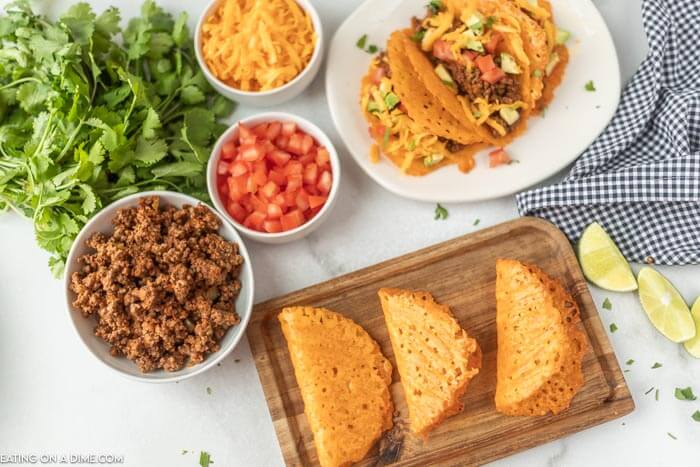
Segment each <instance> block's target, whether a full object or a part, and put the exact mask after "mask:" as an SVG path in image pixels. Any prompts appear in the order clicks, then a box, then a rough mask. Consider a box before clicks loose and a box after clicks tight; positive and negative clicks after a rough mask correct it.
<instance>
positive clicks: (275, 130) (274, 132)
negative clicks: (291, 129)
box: [265, 122, 282, 141]
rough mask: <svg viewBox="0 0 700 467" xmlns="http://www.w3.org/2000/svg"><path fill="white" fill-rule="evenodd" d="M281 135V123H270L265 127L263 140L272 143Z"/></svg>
mask: <svg viewBox="0 0 700 467" xmlns="http://www.w3.org/2000/svg"><path fill="white" fill-rule="evenodd" d="M281 133H282V123H281V122H272V123H270V124H269V125H268V127H267V132H266V133H265V138H266V139H267V140H268V141H274V140H275V138H277V137H278V136H279V135H280V134H281Z"/></svg>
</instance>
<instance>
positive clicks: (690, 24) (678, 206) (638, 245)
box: [517, 0, 700, 264]
mask: <svg viewBox="0 0 700 467" xmlns="http://www.w3.org/2000/svg"><path fill="white" fill-rule="evenodd" d="M642 16H643V19H644V28H645V30H646V35H647V39H648V41H649V50H650V51H649V55H648V56H647V57H646V58H645V60H644V62H643V63H642V65H641V67H640V69H639V70H638V71H637V73H636V74H635V75H634V77H633V78H632V80H631V81H630V83H629V84H628V85H627V87H626V89H625V91H624V93H623V95H622V100H621V103H620V107H619V108H618V110H617V112H616V114H615V116H614V117H613V119H612V121H611V122H610V124H609V125H608V127H607V128H606V129H605V131H604V132H603V133H602V134H601V135H600V136H599V137H598V139H597V140H596V141H595V142H594V143H593V144H592V145H591V146H590V147H589V148H588V149H587V150H586V151H585V152H584V153H583V154H582V155H581V157H580V158H579V159H578V161H577V162H576V163H575V165H574V167H573V169H572V170H571V172H570V173H569V175H568V176H567V177H566V178H565V179H564V180H563V181H562V182H561V183H559V184H556V185H553V186H548V187H545V188H540V189H535V190H532V191H528V192H525V193H521V194H519V195H518V196H517V203H518V210H519V211H520V214H522V215H532V216H538V217H542V218H545V219H548V220H549V221H551V222H553V223H554V224H556V225H557V226H559V228H560V229H562V231H564V233H565V234H566V235H567V236H568V237H569V238H570V239H571V240H572V241H576V240H578V238H579V236H580V235H581V232H582V231H583V229H584V228H585V227H586V226H587V225H588V224H590V223H591V222H593V221H598V222H599V223H600V224H601V225H602V226H603V227H604V228H605V229H606V230H607V232H608V233H609V234H610V235H611V236H612V237H613V239H614V240H615V241H616V242H617V245H618V246H619V247H620V250H622V253H623V254H624V255H625V256H626V257H627V259H628V260H630V261H635V262H644V261H646V262H654V263H657V264H695V263H700V0H644V2H643V3H642Z"/></svg>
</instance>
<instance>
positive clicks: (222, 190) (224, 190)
mask: <svg viewBox="0 0 700 467" xmlns="http://www.w3.org/2000/svg"><path fill="white" fill-rule="evenodd" d="M227 180H228V179H226V178H223V179H221V180H219V183H218V187H219V195H220V196H221V197H222V198H224V199H226V198H228V181H227Z"/></svg>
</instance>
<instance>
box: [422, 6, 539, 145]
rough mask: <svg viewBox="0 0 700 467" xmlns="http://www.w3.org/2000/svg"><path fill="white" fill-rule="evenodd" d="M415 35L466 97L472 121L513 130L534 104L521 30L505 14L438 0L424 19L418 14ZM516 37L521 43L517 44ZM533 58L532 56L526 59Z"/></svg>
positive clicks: (500, 132) (438, 70)
mask: <svg viewBox="0 0 700 467" xmlns="http://www.w3.org/2000/svg"><path fill="white" fill-rule="evenodd" d="M412 30H413V34H412V36H411V39H412V40H413V41H415V42H416V43H417V44H418V45H419V46H420V49H421V50H422V51H423V52H424V53H425V54H426V56H427V57H428V59H429V60H430V62H431V63H432V66H433V70H434V72H435V74H436V75H437V76H438V78H440V80H441V81H442V82H443V83H444V84H445V85H446V86H447V87H449V88H450V89H451V90H452V91H453V92H454V93H456V94H457V96H458V97H459V98H460V102H461V103H462V106H463V107H464V110H465V112H467V113H468V115H470V116H471V118H470V120H471V121H472V122H474V123H476V124H478V125H486V126H487V127H488V128H489V130H490V132H491V134H492V135H494V136H496V137H500V136H505V135H506V134H508V133H509V132H510V131H511V130H512V128H513V127H514V126H515V125H516V124H517V123H518V121H519V120H520V117H521V111H522V109H526V108H527V107H528V104H527V103H526V101H527V96H525V92H524V90H525V88H526V86H525V85H526V84H527V83H525V82H524V81H525V80H524V79H523V74H524V72H525V71H527V68H528V66H527V65H529V63H526V64H525V66H523V64H521V62H522V60H521V59H519V58H517V57H516V54H515V53H512V49H513V48H514V46H515V48H516V51H517V52H520V55H521V56H525V52H524V50H522V44H520V41H518V40H515V41H513V40H512V38H511V37H510V36H509V35H511V36H512V35H513V33H516V35H517V32H518V31H517V29H516V28H515V27H513V26H512V25H508V24H506V20H504V19H503V18H501V17H500V16H488V15H487V14H486V13H485V12H481V11H479V10H477V9H476V8H464V9H461V10H458V9H456V8H453V7H451V6H448V5H446V4H444V3H443V2H442V1H438V0H433V1H431V2H430V3H429V4H428V6H427V13H426V15H425V17H424V18H422V19H419V18H413V21H412ZM513 42H514V43H515V44H513ZM526 60H527V59H526Z"/></svg>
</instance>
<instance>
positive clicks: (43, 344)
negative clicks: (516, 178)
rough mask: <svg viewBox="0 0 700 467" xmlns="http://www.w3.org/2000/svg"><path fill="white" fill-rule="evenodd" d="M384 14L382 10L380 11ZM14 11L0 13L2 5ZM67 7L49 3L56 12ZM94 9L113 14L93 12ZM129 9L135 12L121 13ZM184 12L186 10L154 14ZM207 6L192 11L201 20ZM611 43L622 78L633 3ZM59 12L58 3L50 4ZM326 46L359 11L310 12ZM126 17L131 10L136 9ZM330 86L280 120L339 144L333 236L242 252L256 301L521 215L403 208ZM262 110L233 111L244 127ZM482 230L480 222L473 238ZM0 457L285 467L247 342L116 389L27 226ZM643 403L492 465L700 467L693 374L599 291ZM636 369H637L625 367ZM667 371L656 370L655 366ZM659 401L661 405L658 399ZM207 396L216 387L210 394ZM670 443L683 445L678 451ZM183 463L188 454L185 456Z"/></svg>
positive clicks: (11, 253)
mask: <svg viewBox="0 0 700 467" xmlns="http://www.w3.org/2000/svg"><path fill="white" fill-rule="evenodd" d="M378 1H379V0H378ZM2 3H5V2H2ZM65 3H68V2H66V1H60V2H53V5H52V10H53V11H60V10H61V8H59V6H60V5H63V4H65ZM91 3H93V4H95V5H96V6H97V7H98V8H101V7H103V6H105V5H107V4H108V3H110V2H108V1H103V0H98V1H92V2H91ZM114 3H119V4H120V5H121V6H122V8H123V9H124V10H125V11H127V12H128V11H136V10H135V9H136V8H137V4H138V2H137V1H135V0H128V1H127V0H123V1H120V2H114ZM159 3H161V4H165V5H168V7H169V9H171V10H173V11H175V10H177V8H178V7H183V5H185V3H180V4H178V2H176V1H160V2H159ZM204 3H205V2H203V1H202V2H191V3H190V4H189V5H188V6H187V9H188V10H190V11H191V12H192V13H193V14H194V13H196V12H197V11H198V10H199V9H200V8H201V7H202V6H201V5H202V4H204ZM595 3H596V4H597V5H598V7H599V8H600V10H601V12H602V13H603V15H604V17H605V19H606V21H607V23H608V25H609V27H610V29H611V31H612V34H613V37H614V39H615V43H616V46H617V50H618V54H619V56H620V61H621V72H622V76H623V80H624V81H626V80H627V79H628V78H629V77H630V76H631V74H632V73H633V71H634V69H635V68H636V67H637V65H638V64H639V62H640V61H641V59H642V57H643V55H644V53H645V49H646V45H645V44H646V41H645V39H644V36H643V33H642V28H641V14H640V1H639V0H596V2H595ZM57 4H59V5H57ZM314 4H315V5H316V6H317V7H318V9H319V12H320V15H321V17H322V19H323V22H324V25H325V28H326V33H327V34H329V35H330V34H331V33H332V32H333V31H334V30H335V29H336V28H337V27H338V25H339V24H340V22H341V21H342V20H343V19H344V18H345V17H346V16H347V15H348V14H349V13H350V12H351V11H352V9H353V8H354V6H355V5H357V4H358V0H314ZM132 8H133V10H132ZM323 89H324V83H323V73H321V74H320V75H319V77H318V78H317V80H316V82H315V83H314V84H313V86H312V87H311V88H310V89H309V90H308V91H307V92H306V93H305V94H303V95H302V96H301V97H299V98H298V99H296V100H295V101H293V102H292V103H290V104H288V105H285V106H283V109H284V110H287V111H291V112H295V113H298V114H300V115H302V116H305V117H307V118H309V119H311V120H313V121H315V122H316V123H318V124H319V125H320V126H321V127H322V128H323V129H324V130H325V131H327V132H328V133H329V134H330V135H331V137H332V138H333V139H334V141H335V142H336V144H337V146H338V149H339V151H340V152H341V157H342V159H343V170H344V179H343V184H342V188H341V192H340V197H339V198H340V199H339V202H338V205H337V207H336V209H335V210H334V212H333V213H332V216H331V217H330V218H329V219H328V221H327V223H326V224H325V225H324V226H323V227H322V228H321V229H320V230H319V231H318V232H317V233H315V234H314V235H312V236H311V237H309V238H307V239H306V240H304V241H301V242H297V243H294V244H290V245H285V246H266V245H259V244H253V243H250V244H249V248H250V252H251V255H252V258H253V259H252V261H253V263H254V264H253V266H254V269H255V273H256V285H257V290H256V294H257V301H261V300H264V299H267V298H271V297H273V296H276V295H280V294H283V293H286V292H289V291H292V290H295V289H298V288H300V287H304V286H307V285H311V284H314V283H316V282H319V281H323V280H326V279H329V278H331V277H334V276H338V275H340V274H343V273H346V272H350V271H353V270H356V269H359V268H362V267H365V266H369V265H372V264H374V263H377V262H379V261H382V260H385V259H388V258H392V257H394V256H397V255H401V254H403V253H408V252H410V251H413V250H416V249H418V248H421V247H424V246H428V245H431V244H434V243H437V242H440V241H443V240H447V239H450V238H453V237H457V236H459V235H462V234H465V233H468V232H471V231H474V230H475V229H477V228H485V227H488V226H490V225H494V224H497V223H500V222H502V221H505V220H508V219H512V218H514V217H516V215H517V213H516V210H515V204H514V200H513V198H511V197H508V198H503V199H499V200H495V201H490V202H482V203H475V204H463V205H447V208H448V209H449V212H450V216H449V219H448V220H446V221H434V220H433V210H434V205H431V204H423V203H417V202H412V201H407V200H403V199H400V198H398V197H396V196H394V195H392V194H390V193H388V192H386V191H384V190H383V189H381V188H380V187H379V186H378V185H376V184H375V183H373V182H372V181H371V180H370V179H369V178H368V177H367V176H366V175H365V174H364V173H362V172H361V170H360V169H359V167H358V166H357V165H356V164H355V163H354V162H353V161H352V159H351V158H350V156H349V154H347V153H346V151H345V149H344V148H343V146H342V144H341V143H340V141H339V138H338V137H337V133H336V132H335V130H334V128H333V124H332V122H331V120H330V116H329V113H328V108H327V105H326V102H325V99H324V91H323ZM251 113H253V111H252V109H243V108H241V109H239V111H238V112H237V113H236V117H242V116H245V115H248V114H251ZM475 219H480V220H481V222H480V224H479V226H478V227H474V226H473V223H474V220H475ZM0 239H2V241H0V258H2V263H1V265H0V374H1V375H2V376H0V401H1V402H0V455H1V454H12V453H36V454H42V453H111V454H116V455H123V456H125V465H128V466H137V467H138V466H152V467H155V466H195V465H198V454H199V451H200V450H202V451H207V452H209V453H210V454H211V456H212V459H213V460H214V461H215V464H214V465H216V466H219V467H224V466H277V465H282V464H283V461H282V457H281V453H280V450H279V446H278V443H277V439H276V436H275V432H274V430H273V427H272V424H271V421H270V416H269V413H268V410H267V406H266V404H265V401H264V398H263V394H262V390H261V387H260V383H259V381H258V376H257V373H256V370H255V366H254V364H253V360H252V358H251V355H250V350H249V346H248V343H247V342H243V343H242V344H241V345H240V346H239V347H238V348H237V349H236V350H235V351H234V353H233V354H232V355H231V356H230V357H229V358H227V359H226V360H225V361H224V363H223V364H222V366H221V367H218V368H214V369H212V370H211V371H209V372H208V373H206V374H204V375H201V376H199V377H195V378H194V379H192V380H188V381H185V382H182V383H179V384H170V385H148V384H139V383H134V382H132V381H129V380H126V379H123V378H121V377H119V376H116V375H114V374H112V373H111V372H109V371H108V370H106V369H105V368H103V367H102V366H101V365H99V364H98V363H97V361H96V360H95V359H94V358H93V357H92V356H90V355H89V354H88V352H87V351H86V350H85V349H84V348H83V346H82V344H81V343H80V341H79V340H78V338H77V337H76V335H75V334H74V331H73V330H72V329H71V325H70V323H69V320H68V318H67V316H66V312H65V309H64V305H63V300H64V299H63V287H62V283H61V282H59V281H57V280H55V279H53V278H52V277H51V275H50V273H49V270H48V268H47V267H46V260H47V256H46V255H45V254H44V253H43V252H42V251H41V250H40V249H39V248H38V247H37V246H36V244H35V242H34V239H33V234H32V229H31V226H30V225H29V224H28V223H26V222H25V221H24V220H22V219H20V218H18V217H16V216H14V215H6V216H4V217H2V218H0ZM662 270H663V272H664V273H666V274H667V275H668V276H669V278H670V279H671V280H672V281H674V283H675V284H676V285H677V286H678V288H679V289H680V290H681V291H682V292H683V294H684V295H685V296H686V298H687V299H688V300H689V301H690V300H693V299H695V297H696V296H698V295H700V281H698V277H700V267H684V268H681V267H676V268H662ZM592 292H593V296H594V298H595V300H596V303H597V304H598V305H600V303H602V301H603V300H604V299H605V298H606V297H609V299H610V301H611V302H612V304H613V309H612V310H611V311H607V310H603V309H602V308H601V316H602V320H603V322H604V324H605V325H606V327H607V326H608V324H609V323H611V322H615V323H616V324H617V326H618V327H619V331H618V332H616V333H614V334H612V335H611V340H612V342H613V345H614V347H615V350H616V352H617V355H618V359H619V361H620V362H621V365H622V366H623V367H624V368H626V369H629V372H627V373H625V376H626V378H627V382H628V384H629V387H630V390H631V391H632V394H633V396H634V399H635V402H636V404H637V409H636V410H635V412H633V413H632V414H631V415H628V416H627V417H625V418H623V419H619V420H616V421H613V422H610V423H607V424H605V425H602V426H599V427H596V428H592V429H590V430H587V431H585V432H582V433H579V434H576V435H572V436H569V437H567V438H565V439H562V440H559V441H555V442H552V443H549V444H546V445H543V446H540V447H538V448H535V449H531V450H529V451H526V452H523V453H520V454H517V455H515V456H512V457H509V458H506V459H503V460H501V461H500V462H497V463H496V464H494V465H500V466H541V465H542V466H543V465H548V466H590V465H601V466H608V465H609V466H613V465H614V466H620V465H638V466H642V465H644V466H650V465H659V466H661V465H678V466H685V465H698V462H700V461H699V460H698V459H700V423H697V422H694V421H693V420H692V419H691V417H690V415H691V414H692V413H693V412H694V411H695V410H697V409H700V401H697V402H681V401H678V400H676V399H674V397H673V389H674V388H675V387H676V386H683V387H685V386H688V385H693V384H695V385H696V386H697V387H696V388H695V389H696V393H700V384H699V383H700V362H699V361H697V360H693V359H692V358H690V357H689V356H688V355H687V354H686V353H685V352H684V350H683V349H682V348H681V347H679V346H678V345H675V344H672V343H670V342H669V341H667V340H666V339H665V338H663V337H662V336H661V335H660V334H658V333H657V332H656V331H654V329H653V328H652V327H651V325H650V324H649V322H648V320H647V318H646V316H645V315H644V313H643V311H642V310H641V308H640V306H639V303H638V300H637V297H636V295H634V294H624V295H623V294H612V293H607V292H604V291H601V290H598V289H596V288H592ZM628 359H634V360H635V362H634V364H632V365H629V366H626V365H625V363H624V362H626V361H627V360H628ZM657 361H658V362H661V363H663V367H662V368H659V369H655V370H652V369H651V366H652V365H653V364H654V362H657ZM650 387H655V388H660V397H659V401H658V402H657V401H656V400H655V399H654V395H653V392H652V393H651V394H649V395H644V393H645V392H646V391H647V390H648V389H649V388H650ZM207 388H211V394H208V391H207V390H206V389H207ZM667 433H672V434H673V435H674V436H675V437H676V438H677V439H675V440H674V439H672V438H671V437H670V436H668V434H667ZM184 449H186V450H188V451H189V452H188V453H186V454H183V453H182V452H183V450H184Z"/></svg>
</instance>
